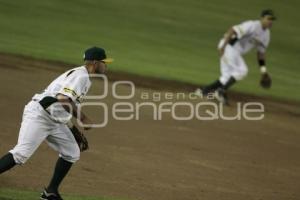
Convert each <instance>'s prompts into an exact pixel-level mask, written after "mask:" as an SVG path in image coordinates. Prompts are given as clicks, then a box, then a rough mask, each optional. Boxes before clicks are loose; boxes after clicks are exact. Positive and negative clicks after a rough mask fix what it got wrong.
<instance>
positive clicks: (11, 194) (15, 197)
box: [0, 189, 121, 200]
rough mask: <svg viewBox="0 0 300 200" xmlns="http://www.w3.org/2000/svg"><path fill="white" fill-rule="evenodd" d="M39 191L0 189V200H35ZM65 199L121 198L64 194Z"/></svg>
mask: <svg viewBox="0 0 300 200" xmlns="http://www.w3.org/2000/svg"><path fill="white" fill-rule="evenodd" d="M39 195H40V193H39V192H29V191H20V190H11V189H0V200H35V199H36V200H37V199H39ZM63 198H64V199H65V200H121V199H116V198H108V197H85V196H74V195H73V196H71V195H64V196H63Z"/></svg>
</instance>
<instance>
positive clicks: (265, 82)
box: [260, 73, 272, 89]
mask: <svg viewBox="0 0 300 200" xmlns="http://www.w3.org/2000/svg"><path fill="white" fill-rule="evenodd" d="M260 86H261V87H262V88H264V89H269V88H271V86H272V79H271V76H270V75H269V74H268V73H263V74H262V75H261V79H260Z"/></svg>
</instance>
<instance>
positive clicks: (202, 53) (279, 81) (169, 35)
mask: <svg viewBox="0 0 300 200" xmlns="http://www.w3.org/2000/svg"><path fill="white" fill-rule="evenodd" d="M299 6H300V2H299V1H296V0H289V1H281V0H265V1H261V0H251V1H249V0H247V1H245V0H240V1H237V0H227V1H223V0H210V1H206V0H184V1H183V0H152V1H141V0H72V1H70V0H64V1H62V0H51V1H40V0H27V1H23V0H14V1H7V0H0V27H1V31H0V51H2V52H10V53H16V54H23V55H30V56H33V57H36V58H44V59H51V60H61V61H65V62H70V63H81V61H82V60H81V59H82V54H83V50H84V49H85V48H87V47H89V46H91V45H98V46H103V47H105V48H106V49H107V50H108V53H109V54H110V55H112V56H113V57H114V58H115V63H114V64H112V65H111V70H118V71H126V72H131V73H135V74H140V75H146V76H154V77H160V78H164V79H175V80H181V81H185V82H190V83H199V84H206V83H208V82H210V81H212V80H215V79H216V78H217V77H218V75H219V61H218V53H217V51H216V45H217V43H218V40H219V39H220V37H221V36H222V35H223V33H224V31H225V30H226V29H227V28H228V27H230V26H231V25H233V24H236V23H239V22H241V21H243V20H245V19H255V18H257V16H258V15H259V13H260V11H261V9H263V8H273V9H274V10H275V11H276V12H277V13H278V17H279V20H278V21H277V22H276V23H275V24H274V27H273V30H272V40H271V45H270V49H269V51H268V56H267V65H268V66H269V71H270V73H271V74H272V77H273V82H274V87H273V88H272V89H271V90H269V91H265V90H263V89H261V88H259V86H258V79H259V72H258V67H257V63H256V59H255V54H254V53H252V54H250V55H248V56H247V57H246V60H247V63H248V65H249V68H250V73H249V76H248V77H247V79H246V80H245V81H243V82H241V83H240V84H238V85H237V86H235V87H234V89H235V90H238V91H242V92H248V93H253V94H259V95H267V96H273V97H279V98H285V99H293V100H300V93H299V92H298V90H299V87H300V73H299V72H300V68H299V64H300V59H299V58H298V52H299V49H300V39H299V34H300V27H299V26H298V21H299V19H300V17H299V15H298V8H299Z"/></svg>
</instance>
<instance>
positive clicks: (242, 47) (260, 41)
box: [218, 20, 270, 85]
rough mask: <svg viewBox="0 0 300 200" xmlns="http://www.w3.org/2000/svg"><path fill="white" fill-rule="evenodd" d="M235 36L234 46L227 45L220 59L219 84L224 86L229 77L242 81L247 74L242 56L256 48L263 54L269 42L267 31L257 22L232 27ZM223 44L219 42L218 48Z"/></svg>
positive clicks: (246, 22) (247, 22)
mask: <svg viewBox="0 0 300 200" xmlns="http://www.w3.org/2000/svg"><path fill="white" fill-rule="evenodd" d="M233 29H234V31H235V32H236V34H237V40H236V42H235V43H234V44H227V45H226V47H225V51H224V54H223V56H222V57H221V61H220V66H221V77H220V82H221V83H222V84H223V85H225V84H226V83H227V81H228V80H229V79H230V77H231V76H232V77H234V78H235V79H236V80H241V79H243V78H244V77H245V76H246V75H247V73H248V67H247V65H246V63H245V61H244V59H243V57H242V55H244V54H246V53H247V52H249V51H250V50H251V49H252V48H254V47H256V49H257V51H259V52H262V53H264V52H265V51H266V49H267V47H268V45H269V42H270V31H269V29H263V28H262V24H261V22H260V21H259V20H253V21H252V20H250V21H245V22H243V23H241V24H238V25H235V26H233ZM223 43H224V39H221V41H220V42H219V45H218V48H220V47H221V46H222V45H223Z"/></svg>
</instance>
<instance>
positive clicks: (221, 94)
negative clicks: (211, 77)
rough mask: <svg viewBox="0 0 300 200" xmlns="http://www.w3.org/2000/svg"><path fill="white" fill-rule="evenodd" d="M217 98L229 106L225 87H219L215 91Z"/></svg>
mask: <svg viewBox="0 0 300 200" xmlns="http://www.w3.org/2000/svg"><path fill="white" fill-rule="evenodd" d="M215 98H216V99H217V101H218V102H220V103H222V104H223V105H226V106H229V103H228V97H227V93H226V91H225V90H224V89H221V88H219V89H217V90H216V93H215Z"/></svg>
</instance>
